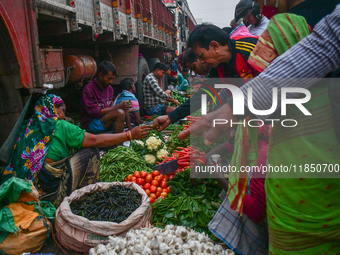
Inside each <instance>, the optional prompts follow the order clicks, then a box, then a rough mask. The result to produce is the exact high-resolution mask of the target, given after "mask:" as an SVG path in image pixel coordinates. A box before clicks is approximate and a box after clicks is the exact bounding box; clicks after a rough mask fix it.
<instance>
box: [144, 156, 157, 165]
mask: <svg viewBox="0 0 340 255" xmlns="http://www.w3.org/2000/svg"><path fill="white" fill-rule="evenodd" d="M144 158H145V161H146V163H149V164H155V163H156V157H155V156H154V155H152V154H146V155H144Z"/></svg>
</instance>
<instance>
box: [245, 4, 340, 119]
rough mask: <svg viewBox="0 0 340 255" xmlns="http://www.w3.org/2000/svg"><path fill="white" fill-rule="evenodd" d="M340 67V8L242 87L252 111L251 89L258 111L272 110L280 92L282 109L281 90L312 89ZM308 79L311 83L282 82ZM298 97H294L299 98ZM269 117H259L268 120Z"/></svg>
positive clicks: (301, 81) (246, 101) (305, 81)
mask: <svg viewBox="0 0 340 255" xmlns="http://www.w3.org/2000/svg"><path fill="white" fill-rule="evenodd" d="M339 67H340V4H338V5H337V7H336V9H335V11H334V12H333V13H331V14H330V15H328V16H327V17H325V18H324V19H322V20H321V21H320V22H319V23H318V24H317V25H316V26H315V28H314V31H313V33H312V34H311V35H309V36H307V37H306V38H304V39H303V40H302V41H301V42H299V43H298V44H296V45H295V46H294V47H292V48H291V49H290V50H288V51H287V52H285V53H284V54H282V55H281V56H279V57H277V58H276V59H275V60H274V61H273V62H272V63H271V64H270V65H269V66H268V67H267V68H266V69H265V70H264V71H263V72H262V73H261V74H260V75H259V76H258V77H256V78H254V79H252V80H251V81H250V82H248V83H246V84H245V85H243V86H242V87H241V90H242V92H243V94H244V96H245V100H244V104H245V106H247V107H248V88H252V90H253V96H252V102H253V106H254V108H255V109H257V110H268V109H270V108H271V107H272V98H273V95H272V90H273V88H275V87H276V88H278V108H280V106H281V93H280V88H287V87H300V88H310V87H311V86H312V85H314V84H315V83H316V82H317V81H318V80H319V79H318V78H321V77H324V76H325V75H326V74H328V73H329V72H331V71H334V70H336V69H337V68H339ZM282 78H308V79H282ZM297 95H300V94H296V95H294V94H293V96H297ZM268 117H269V116H262V115H261V116H257V118H259V119H262V120H264V119H267V118H268Z"/></svg>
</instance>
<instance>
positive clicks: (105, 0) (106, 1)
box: [100, 0, 112, 7]
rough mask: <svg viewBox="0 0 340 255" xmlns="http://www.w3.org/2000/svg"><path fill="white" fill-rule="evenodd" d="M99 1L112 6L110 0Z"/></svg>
mask: <svg viewBox="0 0 340 255" xmlns="http://www.w3.org/2000/svg"><path fill="white" fill-rule="evenodd" d="M100 2H101V3H103V4H106V5H108V6H110V7H112V0H100Z"/></svg>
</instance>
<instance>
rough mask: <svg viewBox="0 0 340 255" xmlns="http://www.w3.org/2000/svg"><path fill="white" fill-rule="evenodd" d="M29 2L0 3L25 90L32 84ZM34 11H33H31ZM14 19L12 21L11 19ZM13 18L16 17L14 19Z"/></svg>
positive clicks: (2, 0) (17, 0)
mask: <svg viewBox="0 0 340 255" xmlns="http://www.w3.org/2000/svg"><path fill="white" fill-rule="evenodd" d="M26 4H27V1H23V0H12V1H6V0H1V1H0V14H1V17H2V19H3V21H4V23H5V25H6V27H7V30H8V33H9V35H10V37H11V39H12V42H13V46H14V50H15V54H16V56H17V60H18V63H19V66H20V76H21V83H22V85H23V87H24V88H27V89H28V88H31V87H32V86H33V82H32V75H33V73H32V71H33V70H32V69H31V61H32V59H33V58H32V51H31V49H32V45H31V40H30V37H29V33H28V31H27V23H26V17H27V16H28V13H27V8H26V6H25V5H26ZM29 11H32V10H29ZM11 17H12V19H11ZM13 17H15V18H14V19H13Z"/></svg>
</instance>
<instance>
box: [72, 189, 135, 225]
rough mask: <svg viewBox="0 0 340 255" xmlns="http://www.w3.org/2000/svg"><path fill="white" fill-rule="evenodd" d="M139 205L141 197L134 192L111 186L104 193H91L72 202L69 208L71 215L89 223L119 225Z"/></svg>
mask: <svg viewBox="0 0 340 255" xmlns="http://www.w3.org/2000/svg"><path fill="white" fill-rule="evenodd" d="M141 204H142V196H141V195H140V194H139V193H138V192H137V191H136V190H134V189H131V188H126V187H125V186H112V187H110V188H109V189H107V190H105V191H98V192H96V193H92V194H90V195H89V196H88V197H87V198H86V199H84V200H81V201H75V202H72V203H71V205H70V207H71V210H72V213H73V214H76V215H79V216H83V217H85V218H87V219H89V220H91V221H111V222H116V223H120V222H122V221H124V220H126V219H127V218H128V217H129V216H130V214H131V213H133V212H134V211H135V210H136V209H137V208H138V207H139V206H140V205H141Z"/></svg>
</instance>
